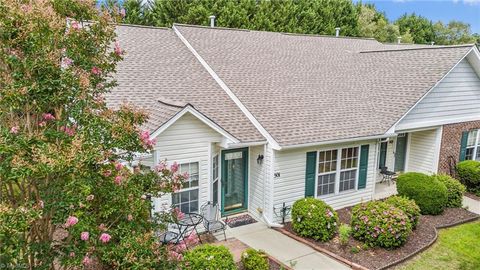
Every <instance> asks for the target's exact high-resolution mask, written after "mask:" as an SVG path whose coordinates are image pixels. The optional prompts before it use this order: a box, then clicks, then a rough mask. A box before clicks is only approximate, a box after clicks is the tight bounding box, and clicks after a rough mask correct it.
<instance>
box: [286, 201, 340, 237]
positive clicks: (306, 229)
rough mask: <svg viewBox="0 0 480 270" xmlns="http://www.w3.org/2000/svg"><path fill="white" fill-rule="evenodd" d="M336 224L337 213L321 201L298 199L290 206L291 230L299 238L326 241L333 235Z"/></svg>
mask: <svg viewBox="0 0 480 270" xmlns="http://www.w3.org/2000/svg"><path fill="white" fill-rule="evenodd" d="M337 223H338V215H337V212H335V211H334V210H333V209H332V207H330V206H329V205H327V204H326V203H325V202H323V201H321V200H318V199H315V198H304V199H299V200H297V201H296V202H295V203H294V204H293V206H292V228H293V230H294V231H295V233H297V234H298V235H300V236H303V237H309V238H313V239H315V240H320V241H328V240H330V239H331V238H332V237H333V235H334V234H335V231H336V230H337Z"/></svg>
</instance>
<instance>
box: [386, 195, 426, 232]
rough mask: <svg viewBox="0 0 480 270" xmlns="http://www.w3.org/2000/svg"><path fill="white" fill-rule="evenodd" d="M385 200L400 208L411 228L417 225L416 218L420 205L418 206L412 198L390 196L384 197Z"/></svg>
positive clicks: (418, 216)
mask: <svg viewBox="0 0 480 270" xmlns="http://www.w3.org/2000/svg"><path fill="white" fill-rule="evenodd" d="M385 202H386V203H388V204H390V205H393V206H395V207H397V208H398V209H400V210H402V211H403V212H404V213H405V214H406V215H407V216H408V219H409V220H410V223H411V224H412V229H415V228H416V227H417V224H418V219H419V218H420V207H418V205H417V204H416V203H415V201H414V200H410V199H409V198H406V197H400V196H391V197H389V198H388V199H386V200H385Z"/></svg>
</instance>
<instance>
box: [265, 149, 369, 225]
mask: <svg viewBox="0 0 480 270" xmlns="http://www.w3.org/2000/svg"><path fill="white" fill-rule="evenodd" d="M364 144H369V145H370V148H369V157H368V169H367V183H366V187H365V189H361V190H358V191H357V190H349V191H345V192H342V193H339V194H335V195H329V196H326V197H325V198H322V197H320V199H321V200H324V201H325V202H326V203H328V204H329V205H331V206H332V207H333V208H335V209H339V208H342V207H346V206H351V205H354V204H358V203H360V202H362V201H368V200H371V199H372V196H373V190H374V175H375V173H376V167H377V163H376V161H375V152H376V151H377V150H378V149H377V148H376V142H374V141H367V142H356V143H351V144H348V143H346V144H341V145H329V146H319V147H309V148H301V149H292V150H284V151H275V173H279V174H280V176H279V177H276V178H275V179H274V183H275V185H274V195H273V204H274V205H275V207H279V206H281V205H282V203H284V202H285V203H286V205H292V204H293V203H294V202H295V201H296V200H298V199H300V198H304V197H305V169H306V153H307V152H311V151H324V150H331V149H339V148H348V147H358V146H360V145H364ZM317 163H318V160H317ZM274 221H276V222H280V221H281V218H280V217H279V216H275V219H274Z"/></svg>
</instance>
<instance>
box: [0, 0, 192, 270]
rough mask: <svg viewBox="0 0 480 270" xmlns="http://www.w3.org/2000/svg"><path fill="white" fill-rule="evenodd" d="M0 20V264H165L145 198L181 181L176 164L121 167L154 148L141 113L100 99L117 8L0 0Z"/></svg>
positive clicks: (110, 68)
mask: <svg viewBox="0 0 480 270" xmlns="http://www.w3.org/2000/svg"><path fill="white" fill-rule="evenodd" d="M0 14H2V16H0V265H2V267H7V268H9V267H22V268H27V269H53V268H57V269H58V267H62V268H65V269H71V268H79V267H83V266H87V267H90V268H100V267H103V268H109V269H110V268H123V269H161V268H168V269H171V266H169V265H168V264H169V260H168V258H167V257H166V256H167V254H168V252H167V250H165V249H164V248H163V247H162V246H160V245H159V244H158V242H157V241H156V239H155V232H156V230H157V227H158V226H162V224H163V223H162V221H164V220H163V219H162V220H152V218H150V210H151V205H150V202H149V201H148V200H146V199H145V194H148V193H149V194H159V193H160V194H162V193H169V192H173V191H175V190H176V189H178V188H179V187H180V186H181V185H182V182H183V181H184V179H185V177H188V176H187V175H180V174H179V172H178V165H177V164H173V165H172V166H167V164H166V163H165V162H162V163H161V164H160V165H159V166H158V167H156V168H155V170H152V171H148V172H141V171H140V170H132V169H130V168H127V167H125V166H124V165H122V163H120V162H119V161H120V160H122V161H127V162H128V161H131V160H132V159H133V157H134V154H138V153H142V152H147V151H149V150H151V148H152V147H153V145H154V144H155V141H154V140H153V139H151V138H150V137H149V133H148V132H146V131H142V130H141V129H140V127H141V125H142V124H143V123H144V122H145V121H146V119H147V116H146V114H145V113H144V112H142V111H139V110H136V109H135V108H133V107H131V106H129V105H123V106H119V107H118V108H116V109H110V108H107V106H106V103H105V101H104V99H103V97H104V95H105V94H106V93H108V92H109V90H110V89H111V88H112V87H114V86H115V80H114V79H113V76H112V75H113V74H114V72H115V66H116V63H117V62H118V61H121V60H122V57H123V54H124V53H125V52H124V51H123V50H122V48H121V45H120V44H119V43H118V42H116V40H115V32H114V23H115V22H116V21H117V20H119V19H120V17H121V16H122V15H124V12H123V10H119V9H118V8H116V7H115V6H113V7H112V6H110V7H109V8H101V9H99V8H97V7H96V6H95V2H94V1H89V0H78V1H73V0H0ZM170 215H171V214H166V215H165V216H162V217H161V218H169V216H170Z"/></svg>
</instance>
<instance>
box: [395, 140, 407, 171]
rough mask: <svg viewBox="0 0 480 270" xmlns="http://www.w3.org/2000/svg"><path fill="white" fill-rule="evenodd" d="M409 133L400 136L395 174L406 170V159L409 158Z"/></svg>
mask: <svg viewBox="0 0 480 270" xmlns="http://www.w3.org/2000/svg"><path fill="white" fill-rule="evenodd" d="M407 135H408V134H407V133H404V134H399V136H398V137H397V146H396V148H395V172H403V171H404V170H405V158H406V156H407Z"/></svg>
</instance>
